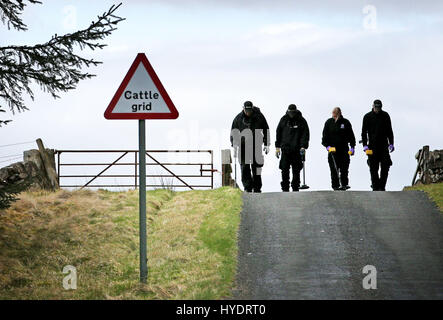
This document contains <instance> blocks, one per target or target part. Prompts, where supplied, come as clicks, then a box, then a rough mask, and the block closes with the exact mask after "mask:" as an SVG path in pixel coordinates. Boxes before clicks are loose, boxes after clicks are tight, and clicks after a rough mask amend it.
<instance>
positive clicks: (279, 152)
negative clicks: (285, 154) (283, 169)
mask: <svg viewBox="0 0 443 320" xmlns="http://www.w3.org/2000/svg"><path fill="white" fill-rule="evenodd" d="M280 155H281V149H280V148H275V156H276V157H277V159H278V158H280Z"/></svg>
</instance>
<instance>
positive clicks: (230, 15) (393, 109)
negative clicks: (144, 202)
mask: <svg viewBox="0 0 443 320" xmlns="http://www.w3.org/2000/svg"><path fill="white" fill-rule="evenodd" d="M43 2H44V4H43V5H30V6H28V7H27V9H26V11H25V13H24V14H23V18H24V22H25V23H27V24H28V27H29V31H28V32H25V33H23V32H15V31H8V30H7V28H6V27H4V26H2V31H1V36H0V45H1V46H3V45H8V44H34V43H41V42H46V41H47V40H48V39H49V38H50V37H51V35H53V34H54V33H57V34H62V33H66V32H72V31H75V30H77V29H79V28H84V27H86V26H87V25H88V24H89V23H90V21H92V20H94V19H95V18H96V16H97V15H98V14H100V13H102V12H104V11H105V10H107V9H108V8H109V7H110V6H111V5H112V4H113V3H116V2H112V1H107V0H106V1H83V0H80V1H60V0H58V1H55V0H52V1H49V0H48V1H43ZM442 9H443V2H441V1H412V0H408V1H387V0H383V1H358V0H352V1H351V0H349V1H340V0H336V1H332V0H331V1H326V0H322V1H312V0H311V1H295V0H291V1H265V0H259V1H247V0H243V1H233V0H232V1H231V0H229V1H215V0H213V1H211V0H209V1H203V0H201V1H198V0H193V1H182V0H180V1H179V0H170V1H141V0H139V1H137V0H132V1H123V6H122V7H121V8H120V9H119V11H118V14H119V15H121V16H123V17H125V18H126V21H124V22H122V23H120V24H119V25H118V30H117V31H116V32H115V33H113V34H112V35H111V36H110V37H109V38H107V39H106V43H107V44H108V47H107V48H106V49H104V50H102V51H98V52H94V53H92V54H93V55H94V57H95V58H96V59H98V60H101V61H103V64H102V65H100V66H99V67H96V68H91V69H90V70H88V71H89V72H92V73H95V74H96V75H97V77H95V78H93V79H91V80H86V81H84V82H82V83H80V84H79V86H78V88H77V89H76V90H75V91H72V92H69V93H66V94H62V96H61V99H58V100H54V99H52V98H51V97H50V96H49V95H48V94H45V93H41V92H39V91H38V89H37V88H36V91H35V93H36V99H35V101H33V102H32V101H29V99H27V105H28V107H29V108H30V111H27V112H24V113H20V114H16V115H14V116H12V115H10V114H9V115H8V116H9V117H11V118H12V119H13V120H14V121H13V122H12V123H10V124H9V125H7V126H6V127H3V128H0V145H6V144H12V143H16V142H23V141H30V140H34V139H36V138H37V137H41V138H42V139H43V141H44V142H45V144H46V145H47V147H50V148H54V149H105V148H106V149H137V148H138V137H137V132H138V131H137V130H138V127H137V121H134V120H106V119H105V118H104V117H103V112H104V111H105V109H106V107H107V105H108V104H109V102H110V100H111V98H112V96H113V95H114V93H115V91H116V90H117V88H118V86H119V85H120V83H121V81H122V80H123V77H124V76H125V74H126V72H127V70H128V69H129V67H130V65H131V63H132V62H133V60H134V58H135V56H136V54H137V53H138V52H145V53H146V55H147V56H148V59H149V60H150V62H151V64H152V65H153V67H154V69H155V70H156V72H157V75H158V76H159V78H160V79H161V81H162V83H163V85H164V86H165V88H166V90H167V91H168V93H169V95H170V97H171V99H172V100H173V101H174V103H175V105H176V107H177V109H178V111H179V112H180V117H179V119H178V120H153V121H148V122H147V147H148V149H212V150H214V151H215V152H216V154H215V162H216V167H217V168H220V155H219V150H220V149H224V148H229V146H230V144H229V129H230V126H231V123H232V120H233V118H234V117H235V116H236V115H237V114H238V113H239V112H240V111H241V107H242V104H243V102H244V101H245V100H251V101H252V102H253V103H254V104H255V105H256V106H258V107H260V108H261V110H262V112H263V114H264V115H265V116H266V118H267V120H268V123H269V125H270V127H271V138H272V141H273V143H274V141H275V129H276V126H277V124H278V121H279V119H280V118H281V117H282V116H283V115H284V112H285V110H286V108H287V106H288V105H289V104H291V103H294V104H296V105H297V106H298V108H299V110H301V111H302V113H303V115H304V117H305V118H306V120H307V121H308V124H309V126H310V129H311V141H310V147H309V150H308V154H307V162H306V174H307V183H308V184H309V185H310V186H311V189H312V190H326V189H329V188H330V177H329V167H328V164H327V152H326V151H325V149H324V148H323V147H322V146H321V133H322V129H323V125H324V122H325V121H326V120H327V119H328V118H329V117H330V116H331V110H332V109H333V107H335V106H340V107H341V108H342V111H343V114H344V116H345V117H346V118H348V119H349V120H350V121H351V123H352V125H353V128H354V133H355V135H356V137H357V140H359V137H360V134H361V123H362V118H363V115H364V114H365V113H366V112H368V111H370V108H371V104H372V102H373V100H374V99H381V100H382V101H383V104H384V110H385V111H387V112H389V113H390V115H391V119H392V123H393V129H394V135H395V141H396V142H395V147H396V151H395V152H394V153H393V154H392V160H393V162H394V165H393V167H392V168H391V172H390V177H389V180H388V185H387V189H388V190H401V189H402V188H403V187H404V186H405V185H409V184H410V183H411V180H412V176H413V173H414V171H415V167H416V160H415V158H414V155H415V153H416V152H417V151H418V149H419V148H421V147H422V146H423V145H430V147H431V149H441V148H442V145H441V144H442V134H441V119H442V101H443V91H442V90H441V88H442V85H443V64H442V63H441V57H442V56H443V41H442V40H443V35H442V33H441V30H443V15H442ZM85 54H88V55H89V54H90V53H85ZM30 147H32V145H31V146H30ZM14 148H15V149H14ZM23 148H26V146H23V147H11V148H0V156H7V155H9V154H15V153H17V152H18V153H20V152H21V151H22V150H23ZM274 150H275V149H274V148H272V150H271V154H270V155H268V156H267V157H266V158H265V167H264V172H263V183H264V187H263V190H264V191H278V190H280V184H279V183H280V171H279V169H278V161H277V159H276V158H275V156H274ZM2 159H7V158H0V160H2ZM6 164H7V162H6V163H0V166H2V165H6ZM350 185H351V187H352V188H353V190H369V186H370V178H369V169H368V166H367V165H366V156H365V155H364V154H363V152H362V146H361V145H358V146H357V150H356V155H355V156H354V157H353V158H352V161H351V166H350Z"/></svg>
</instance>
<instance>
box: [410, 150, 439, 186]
mask: <svg viewBox="0 0 443 320" xmlns="http://www.w3.org/2000/svg"><path fill="white" fill-rule="evenodd" d="M415 158H416V159H417V170H416V172H415V174H414V178H413V181H412V184H413V185H414V184H430V183H439V182H443V150H434V151H429V146H424V147H423V148H422V149H420V150H419V151H418V152H417V154H416V155H415ZM416 179H417V180H416Z"/></svg>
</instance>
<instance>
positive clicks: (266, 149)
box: [263, 146, 269, 154]
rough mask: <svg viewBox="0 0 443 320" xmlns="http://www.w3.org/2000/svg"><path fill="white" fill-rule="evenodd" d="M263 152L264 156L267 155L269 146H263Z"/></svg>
mask: <svg viewBox="0 0 443 320" xmlns="http://www.w3.org/2000/svg"><path fill="white" fill-rule="evenodd" d="M263 151H264V152H265V154H268V153H269V146H264V147H263Z"/></svg>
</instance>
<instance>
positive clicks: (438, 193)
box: [405, 183, 443, 213]
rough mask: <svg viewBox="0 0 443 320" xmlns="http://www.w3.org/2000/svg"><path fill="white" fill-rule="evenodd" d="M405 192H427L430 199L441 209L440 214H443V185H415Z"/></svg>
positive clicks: (407, 188)
mask: <svg viewBox="0 0 443 320" xmlns="http://www.w3.org/2000/svg"><path fill="white" fill-rule="evenodd" d="M405 190H421V191H424V192H426V193H427V194H428V195H429V198H431V199H432V200H433V201H434V202H435V204H436V205H437V206H438V207H439V208H440V212H442V213H443V183H433V184H422V185H415V186H413V187H406V188H405Z"/></svg>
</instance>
